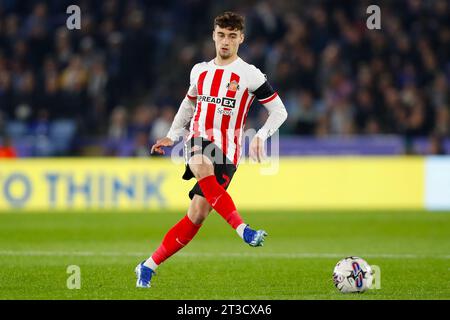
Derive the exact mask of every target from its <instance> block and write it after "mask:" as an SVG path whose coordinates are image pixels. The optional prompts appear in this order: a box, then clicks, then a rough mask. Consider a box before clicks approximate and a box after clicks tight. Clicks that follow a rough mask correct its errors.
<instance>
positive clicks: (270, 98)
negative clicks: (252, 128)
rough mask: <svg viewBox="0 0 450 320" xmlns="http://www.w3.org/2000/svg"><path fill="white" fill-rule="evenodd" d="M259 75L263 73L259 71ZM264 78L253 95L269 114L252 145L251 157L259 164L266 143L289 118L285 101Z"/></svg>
mask: <svg viewBox="0 0 450 320" xmlns="http://www.w3.org/2000/svg"><path fill="white" fill-rule="evenodd" d="M258 71H259V70H258ZM259 73H261V72H260V71H259ZM261 75H262V73H261ZM261 75H259V77H261ZM262 76H263V77H264V82H263V84H261V85H260V86H259V87H258V88H257V89H256V90H255V91H254V92H253V94H254V95H255V97H256V99H258V101H259V102H260V103H261V104H262V105H263V106H264V107H265V108H266V109H267V111H268V112H269V117H268V118H267V120H266V122H265V123H264V125H263V126H262V128H260V129H259V130H258V132H257V133H256V135H255V137H254V138H253V140H252V142H251V143H250V150H249V151H250V157H251V158H252V159H253V160H256V161H258V162H261V160H262V159H263V157H264V141H265V140H267V138H269V137H270V136H271V135H273V134H274V133H275V132H276V131H277V130H278V129H279V128H280V127H281V125H282V124H283V123H284V122H285V121H286V119H287V116H288V114H287V111H286V107H285V106H284V104H283V101H281V98H280V97H279V96H278V93H277V92H275V90H273V88H272V86H271V85H270V84H269V82H268V81H267V80H266V79H265V76H264V75H262ZM260 81H261V80H260Z"/></svg>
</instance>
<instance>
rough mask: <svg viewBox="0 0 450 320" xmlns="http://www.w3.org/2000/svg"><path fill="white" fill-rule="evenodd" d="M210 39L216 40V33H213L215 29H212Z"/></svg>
mask: <svg viewBox="0 0 450 320" xmlns="http://www.w3.org/2000/svg"><path fill="white" fill-rule="evenodd" d="M212 39H213V40H214V41H216V33H215V30H214V29H213V31H212Z"/></svg>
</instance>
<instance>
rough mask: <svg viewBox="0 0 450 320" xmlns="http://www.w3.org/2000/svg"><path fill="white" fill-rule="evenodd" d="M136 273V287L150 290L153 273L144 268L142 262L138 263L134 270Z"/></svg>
mask: <svg viewBox="0 0 450 320" xmlns="http://www.w3.org/2000/svg"><path fill="white" fill-rule="evenodd" d="M134 272H136V277H137V281H136V287H137V288H150V286H151V285H150V280H152V276H153V274H154V273H155V271H153V270H152V269H150V268H149V267H147V266H144V261H142V262H141V263H139V264H138V265H137V266H136V269H134Z"/></svg>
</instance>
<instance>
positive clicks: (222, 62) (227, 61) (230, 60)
mask: <svg viewBox="0 0 450 320" xmlns="http://www.w3.org/2000/svg"><path fill="white" fill-rule="evenodd" d="M238 58H239V57H238V55H235V56H233V57H229V58H228V59H223V58H221V57H220V56H219V55H217V56H216V57H215V58H214V64H215V65H217V66H221V67H224V66H226V65H229V64H231V63H233V62H234V61H236V60H237V59H238Z"/></svg>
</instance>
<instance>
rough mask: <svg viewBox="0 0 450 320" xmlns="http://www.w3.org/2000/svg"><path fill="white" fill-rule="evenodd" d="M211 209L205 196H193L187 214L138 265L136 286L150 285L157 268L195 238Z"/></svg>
mask: <svg viewBox="0 0 450 320" xmlns="http://www.w3.org/2000/svg"><path fill="white" fill-rule="evenodd" d="M211 210H212V208H211V206H210V205H209V203H208V202H207V201H206V200H205V198H203V197H200V196H199V195H195V196H194V197H193V198H192V201H191V203H190V206H189V210H188V213H187V215H185V216H184V217H183V219H181V220H180V221H178V223H177V224H175V225H174V226H173V227H172V228H171V229H170V230H169V231H168V232H167V234H166V235H165V236H164V238H163V241H162V243H161V244H160V246H159V247H158V248H157V249H156V251H155V252H154V253H153V254H152V255H151V256H150V257H149V258H148V259H147V260H145V261H144V262H142V263H141V264H139V265H138V266H137V267H136V275H137V277H138V280H137V283H136V286H138V287H144V288H148V287H150V280H151V277H152V275H153V273H154V271H155V270H156V268H157V267H158V266H159V265H160V264H161V263H162V262H164V261H165V260H167V259H168V258H169V257H171V256H172V255H173V254H175V253H176V252H178V251H179V250H180V249H182V248H183V247H185V246H186V245H187V244H188V243H189V242H190V241H191V240H192V239H193V238H194V236H195V235H196V234H197V232H198V230H199V229H200V227H201V226H202V223H203V221H204V220H205V219H206V217H207V216H208V214H209V213H210V212H211Z"/></svg>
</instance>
